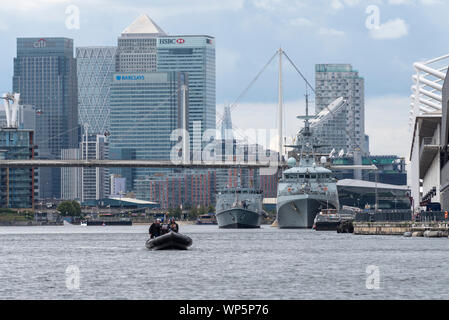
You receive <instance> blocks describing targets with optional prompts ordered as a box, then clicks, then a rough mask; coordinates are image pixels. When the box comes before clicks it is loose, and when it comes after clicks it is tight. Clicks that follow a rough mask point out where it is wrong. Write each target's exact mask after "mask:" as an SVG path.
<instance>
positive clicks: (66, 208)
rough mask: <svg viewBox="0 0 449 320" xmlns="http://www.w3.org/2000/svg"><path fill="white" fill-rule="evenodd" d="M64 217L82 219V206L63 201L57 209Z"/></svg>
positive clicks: (74, 202) (73, 202)
mask: <svg viewBox="0 0 449 320" xmlns="http://www.w3.org/2000/svg"><path fill="white" fill-rule="evenodd" d="M56 210H58V212H59V213H60V214H61V215H62V216H70V217H81V216H82V212H81V206H80V204H79V203H78V202H76V201H63V202H61V203H60V204H59V205H58V208H56Z"/></svg>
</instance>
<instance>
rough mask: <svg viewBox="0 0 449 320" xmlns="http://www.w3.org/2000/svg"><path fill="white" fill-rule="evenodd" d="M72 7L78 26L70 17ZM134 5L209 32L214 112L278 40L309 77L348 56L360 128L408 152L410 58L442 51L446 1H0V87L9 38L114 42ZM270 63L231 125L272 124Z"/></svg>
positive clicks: (7, 82)
mask: <svg viewBox="0 0 449 320" xmlns="http://www.w3.org/2000/svg"><path fill="white" fill-rule="evenodd" d="M73 6H75V11H77V10H78V11H79V14H80V16H79V17H80V19H79V28H76V24H74V20H71V19H70V17H71V13H73V12H74V9H73V8H74V7H73ZM66 12H67V13H66ZM376 12H378V13H379V15H378V17H379V19H378V20H376ZM141 13H147V14H148V15H149V16H150V17H151V18H152V19H153V20H154V21H155V22H156V23H157V24H158V25H159V26H160V27H161V28H162V29H164V30H165V31H166V32H167V33H168V34H207V35H211V36H214V37H215V38H216V47H217V52H216V54H217V105H218V108H217V110H218V111H219V112H220V111H221V108H222V106H223V105H224V104H225V103H231V102H233V101H234V100H235V99H236V98H237V97H238V96H239V95H240V94H241V93H242V92H243V91H244V89H245V87H246V86H247V85H248V84H249V83H250V81H251V80H252V79H253V78H254V77H255V76H256V74H257V73H258V72H259V70H260V69H261V68H262V67H263V66H264V65H265V63H266V62H267V61H268V59H269V58H270V57H271V56H272V55H273V53H274V52H275V51H276V50H277V48H279V46H282V48H283V49H284V50H285V51H286V52H287V54H288V55H289V56H290V57H291V58H292V60H294V62H295V63H296V65H297V66H298V67H299V68H300V69H301V71H302V72H303V73H304V74H305V75H306V77H307V78H308V79H309V81H310V82H312V83H313V84H314V81H315V79H314V66H315V64H317V63H351V64H352V65H353V67H354V68H355V69H356V70H358V71H359V72H360V75H361V76H362V77H364V78H365V94H366V98H365V102H366V131H367V133H368V134H369V135H370V143H371V152H372V153H374V154H398V155H400V156H408V153H409V145H410V143H409V135H410V134H409V132H408V112H409V96H410V93H411V91H410V86H411V85H412V81H411V76H412V74H413V72H414V71H413V68H412V64H413V62H415V61H421V60H425V59H429V58H433V57H438V56H441V55H444V54H446V53H448V52H449V46H448V42H447V30H449V19H447V17H448V16H449V1H442V0H441V1H440V0H368V1H365V0H188V1H187V0H126V1H124V0H120V1H119V0H73V1H66V0H1V5H0V36H1V39H2V50H0V89H1V90H2V91H1V90H0V91H1V92H6V91H10V90H11V82H12V81H11V78H12V72H13V58H14V56H15V51H16V38H17V37H28V36H29V37H49V36H64V37H70V38H73V39H74V40H75V46H87V45H115V44H116V42H117V36H118V35H119V34H120V33H121V31H122V30H123V29H124V28H126V27H127V26H128V25H129V24H130V23H131V22H132V21H133V20H134V19H135V18H136V17H137V16H138V15H139V14H141ZM377 22H378V24H377ZM67 25H68V26H69V28H68V27H67ZM74 26H75V28H73V27H74ZM276 68H277V66H276V64H275V63H273V64H272V65H270V67H269V68H268V69H267V70H266V71H265V73H264V74H263V75H262V76H261V77H260V79H259V81H258V82H256V83H255V85H254V86H253V87H252V88H251V90H250V91H249V92H248V93H247V94H246V95H245V96H244V97H243V99H242V101H241V103H240V104H239V105H238V106H237V107H236V108H235V109H234V110H233V113H232V117H233V122H234V124H235V125H236V126H237V127H239V128H241V129H247V128H276V122H275V113H276V100H277V89H276V83H277V75H276ZM284 72H285V103H286V131H287V134H288V135H292V134H294V133H295V132H296V131H297V129H298V128H299V125H300V123H299V122H298V121H297V120H296V119H295V118H294V116H295V115H296V114H297V113H302V112H303V110H304V93H305V90H304V88H305V86H304V83H303V82H302V81H301V80H300V79H299V77H298V76H297V75H296V73H295V72H294V71H293V69H292V68H289V67H288V66H286V67H285V71H284ZM312 100H313V99H312Z"/></svg>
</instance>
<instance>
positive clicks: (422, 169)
mask: <svg viewBox="0 0 449 320" xmlns="http://www.w3.org/2000/svg"><path fill="white" fill-rule="evenodd" d="M439 151H440V145H439V144H438V143H437V141H436V139H434V138H432V137H425V138H423V139H422V141H421V147H420V149H419V178H420V179H423V178H424V176H425V174H426V172H427V171H428V170H429V168H430V165H431V164H432V161H433V159H435V156H436V155H438V153H439Z"/></svg>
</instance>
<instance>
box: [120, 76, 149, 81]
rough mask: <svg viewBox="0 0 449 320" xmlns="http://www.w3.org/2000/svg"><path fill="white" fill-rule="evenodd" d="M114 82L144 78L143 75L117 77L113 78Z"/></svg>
mask: <svg viewBox="0 0 449 320" xmlns="http://www.w3.org/2000/svg"><path fill="white" fill-rule="evenodd" d="M115 80H118V81H121V80H145V76H143V75H118V76H115Z"/></svg>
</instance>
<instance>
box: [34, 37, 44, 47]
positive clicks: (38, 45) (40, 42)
mask: <svg viewBox="0 0 449 320" xmlns="http://www.w3.org/2000/svg"><path fill="white" fill-rule="evenodd" d="M46 46H47V41H46V40H45V39H39V40H37V41H36V42H35V43H33V47H35V48H45V47H46Z"/></svg>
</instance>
